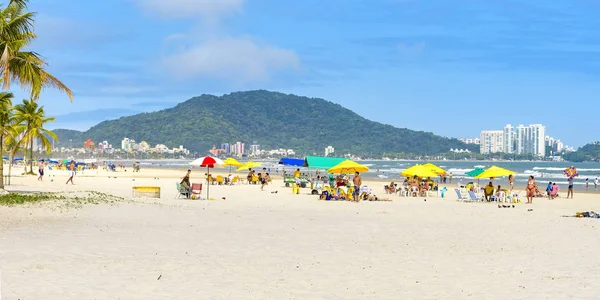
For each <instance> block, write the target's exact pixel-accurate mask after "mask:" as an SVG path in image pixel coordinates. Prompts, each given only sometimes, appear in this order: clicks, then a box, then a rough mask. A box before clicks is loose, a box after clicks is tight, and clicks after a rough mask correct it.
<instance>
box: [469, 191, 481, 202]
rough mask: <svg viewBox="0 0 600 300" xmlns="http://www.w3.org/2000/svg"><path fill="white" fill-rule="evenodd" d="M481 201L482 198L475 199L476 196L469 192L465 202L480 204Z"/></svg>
mask: <svg viewBox="0 0 600 300" xmlns="http://www.w3.org/2000/svg"><path fill="white" fill-rule="evenodd" d="M483 200H484V199H483V198H479V197H477V195H475V193H474V192H473V191H469V199H468V200H467V201H471V202H480V201H483Z"/></svg>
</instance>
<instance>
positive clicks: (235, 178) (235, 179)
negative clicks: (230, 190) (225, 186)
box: [230, 176, 240, 185]
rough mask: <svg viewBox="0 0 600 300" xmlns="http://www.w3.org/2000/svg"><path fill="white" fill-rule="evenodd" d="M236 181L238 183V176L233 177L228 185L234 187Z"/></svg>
mask: <svg viewBox="0 0 600 300" xmlns="http://www.w3.org/2000/svg"><path fill="white" fill-rule="evenodd" d="M238 181H240V177H239V176H235V177H233V179H231V183H230V184H231V185H234V184H236V183H237V182H238Z"/></svg>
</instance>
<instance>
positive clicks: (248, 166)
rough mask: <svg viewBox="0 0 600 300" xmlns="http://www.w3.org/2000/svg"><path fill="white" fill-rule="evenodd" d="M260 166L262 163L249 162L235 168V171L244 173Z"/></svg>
mask: <svg viewBox="0 0 600 300" xmlns="http://www.w3.org/2000/svg"><path fill="white" fill-rule="evenodd" d="M260 166H262V163H259V162H253V161H249V162H247V163H245V164H243V165H241V166H240V167H239V168H237V170H238V171H244V170H248V169H252V168H256V167H260Z"/></svg>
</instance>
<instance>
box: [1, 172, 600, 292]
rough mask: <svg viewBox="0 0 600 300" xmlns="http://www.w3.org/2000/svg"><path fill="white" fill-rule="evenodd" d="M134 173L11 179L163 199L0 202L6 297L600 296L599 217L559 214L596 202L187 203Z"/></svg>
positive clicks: (167, 182) (254, 199)
mask: <svg viewBox="0 0 600 300" xmlns="http://www.w3.org/2000/svg"><path fill="white" fill-rule="evenodd" d="M180 173H181V172H172V173H168V172H161V174H162V175H165V174H168V175H169V176H182V175H183V174H180ZM175 174H176V175H175ZM120 175H124V174H120ZM128 175H129V176H131V174H128ZM143 175H144V177H149V178H140V177H142V176H141V175H137V177H138V178H136V180H135V181H133V179H132V178H127V177H123V178H117V179H115V178H107V177H108V175H106V174H105V173H103V172H100V175H98V176H97V177H77V178H75V183H76V185H75V186H65V185H64V182H65V181H66V178H65V177H57V178H56V180H55V181H54V182H49V181H45V182H42V183H38V182H37V181H36V180H35V178H17V179H14V180H13V183H14V185H12V186H10V187H9V188H8V189H9V190H37V191H79V190H98V191H103V192H108V193H113V194H115V195H119V196H123V197H129V196H130V195H131V187H132V186H133V185H159V186H161V187H162V190H163V193H162V195H163V198H162V199H160V200H140V201H138V202H136V203H130V202H122V203H118V204H116V205H109V204H101V205H87V206H85V207H84V208H82V209H69V210H66V211H65V210H63V211H60V210H56V209H52V207H53V206H52V205H48V204H45V205H44V204H43V205H27V206H20V207H0V220H2V221H1V222H0V267H1V269H2V279H1V280H2V293H3V294H2V299H3V300H4V299H78V300H79V299H277V300H279V299H328V300H330V299H573V298H577V299H598V297H599V296H598V295H600V280H599V279H600V255H598V253H599V251H600V239H599V237H600V231H599V230H600V220H593V219H575V218H562V217H561V215H565V214H574V213H575V212H576V211H588V210H595V211H600V202H599V201H594V200H598V199H597V198H598V196H596V195H592V194H586V195H583V194H581V195H579V194H576V198H577V199H575V200H566V199H560V200H553V201H549V200H537V201H535V203H534V204H533V205H524V204H523V205H519V206H517V208H514V209H512V208H511V209H499V208H497V207H496V206H495V205H490V204H466V203H458V202H456V201H455V199H456V196H455V195H452V194H451V193H449V195H450V196H449V198H447V199H445V200H442V199H427V201H423V198H417V199H415V198H400V197H397V196H395V197H393V199H394V202H362V203H360V204H356V203H350V202H333V201H318V200H316V197H315V196H309V195H292V194H291V191H290V190H289V189H286V188H284V187H282V186H281V184H280V183H275V184H273V185H271V186H269V187H268V191H264V192H261V191H260V190H259V186H248V185H244V186H211V191H212V192H211V195H212V196H211V197H214V198H216V199H219V200H215V201H191V200H190V201H188V200H174V199H173V198H174V196H175V191H174V190H175V187H174V186H175V182H176V181H177V179H174V178H171V179H168V178H164V177H163V178H161V179H160V180H155V179H153V177H154V176H153V174H148V173H144V174H143ZM193 179H194V178H192V182H194V181H195V180H193ZM46 180H48V178H47V179H46ZM378 184H379V183H378ZM370 185H371V186H374V185H375V183H371V184H370ZM274 190H278V191H279V192H278V193H277V194H272V193H270V191H274ZM221 197H226V200H224V201H223V200H220V199H221ZM528 208H532V209H533V211H531V212H528V211H527V209H528ZM159 277H160V279H158V278H159Z"/></svg>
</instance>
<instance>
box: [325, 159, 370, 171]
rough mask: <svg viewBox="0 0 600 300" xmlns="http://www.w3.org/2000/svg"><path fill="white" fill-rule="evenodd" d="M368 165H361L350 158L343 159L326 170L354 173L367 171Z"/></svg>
mask: <svg viewBox="0 0 600 300" xmlns="http://www.w3.org/2000/svg"><path fill="white" fill-rule="evenodd" d="M368 171H369V167H367V166H364V165H361V164H359V163H357V162H353V161H351V160H349V159H348V160H345V161H343V162H341V163H339V164H337V165H335V166H333V167H331V168H329V169H328V170H327V172H329V173H340V174H341V173H355V172H359V173H361V172H368Z"/></svg>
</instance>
